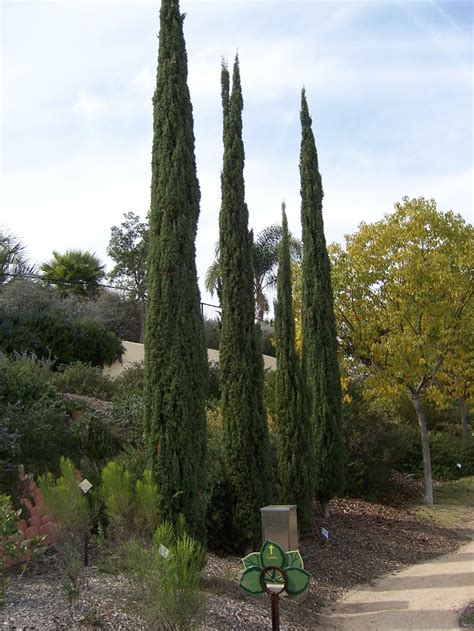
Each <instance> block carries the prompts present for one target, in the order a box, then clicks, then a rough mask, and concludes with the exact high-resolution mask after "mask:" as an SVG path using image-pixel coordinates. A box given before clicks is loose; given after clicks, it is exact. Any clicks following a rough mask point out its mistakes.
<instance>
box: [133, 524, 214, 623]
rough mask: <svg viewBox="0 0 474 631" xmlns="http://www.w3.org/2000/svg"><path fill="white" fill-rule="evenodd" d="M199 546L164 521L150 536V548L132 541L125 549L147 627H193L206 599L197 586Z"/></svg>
mask: <svg viewBox="0 0 474 631" xmlns="http://www.w3.org/2000/svg"><path fill="white" fill-rule="evenodd" d="M203 559H204V550H203V548H202V547H201V546H200V545H199V543H197V542H196V541H194V540H193V539H192V538H191V537H189V536H188V535H187V534H186V533H185V532H184V526H183V522H182V521H181V522H180V523H179V524H178V526H177V529H176V531H175V529H174V528H173V526H172V525H171V524H169V523H167V522H164V523H163V524H161V525H160V526H159V527H158V528H157V529H156V531H155V534H154V536H153V544H152V547H151V550H150V549H149V548H147V547H144V546H141V545H139V544H138V543H132V544H130V545H129V546H128V551H127V568H128V574H129V577H130V579H131V580H132V581H133V583H134V584H135V585H136V587H137V591H139V593H140V595H141V600H140V604H141V607H140V614H141V616H142V617H143V619H144V620H145V622H146V623H147V625H149V626H148V627H147V628H150V629H163V630H165V629H168V630H170V631H171V630H180V629H183V630H184V629H186V630H189V629H197V628H200V625H201V624H202V622H203V619H204V616H205V610H206V600H205V598H204V595H203V593H202V591H201V590H200V583H201V570H202V565H203Z"/></svg>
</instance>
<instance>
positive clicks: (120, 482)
mask: <svg viewBox="0 0 474 631" xmlns="http://www.w3.org/2000/svg"><path fill="white" fill-rule="evenodd" d="M101 479H102V484H101V489H100V495H101V498H102V501H103V503H104V507H105V514H106V516H107V519H108V523H109V530H108V534H109V537H110V539H111V541H112V543H117V544H119V545H121V544H122V543H123V542H124V541H125V540H126V539H128V538H130V537H137V538H143V537H145V536H146V535H151V533H152V532H153V530H154V529H155V527H156V524H157V523H158V489H157V486H156V484H155V483H154V481H153V479H152V474H151V471H150V470H149V469H146V470H145V471H144V472H143V475H142V477H141V478H140V479H137V480H136V481H135V482H134V481H133V479H132V476H131V475H130V472H129V471H127V469H126V468H125V467H124V466H123V465H122V464H120V462H117V461H111V462H109V463H108V464H107V465H106V466H105V467H104V469H103V470H102V474H101Z"/></svg>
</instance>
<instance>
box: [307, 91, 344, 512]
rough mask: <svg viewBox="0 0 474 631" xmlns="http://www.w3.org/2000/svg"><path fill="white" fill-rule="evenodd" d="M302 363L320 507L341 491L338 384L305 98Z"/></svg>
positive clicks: (318, 191) (317, 182)
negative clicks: (321, 503)
mask: <svg viewBox="0 0 474 631" xmlns="http://www.w3.org/2000/svg"><path fill="white" fill-rule="evenodd" d="M301 128H302V138H301V153H300V176H301V223H302V237H303V262H302V308H301V331H302V362H303V374H304V379H305V380H306V385H307V392H308V403H309V410H310V419H311V425H312V429H313V447H314V458H315V467H316V472H315V473H316V476H315V477H316V495H317V497H318V498H319V499H320V500H321V501H322V502H324V503H326V502H328V501H329V500H330V499H331V497H333V496H334V495H335V494H336V493H338V492H339V491H341V490H342V488H343V481H344V457H343V446H342V434H341V405H342V393H341V381H340V374H339V364H338V359H337V339H336V323H335V318H334V309H333V295H332V287H331V269H330V264H329V257H328V253H327V249H326V239H325V236H324V225H323V214H322V203H323V187H322V182H321V175H320V173H319V166H318V154H317V151H316V144H315V141H314V135H313V131H312V129H311V117H310V115H309V111H308V104H307V101H306V95H305V92H304V90H303V92H302V95H301Z"/></svg>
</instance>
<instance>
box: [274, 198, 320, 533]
mask: <svg viewBox="0 0 474 631" xmlns="http://www.w3.org/2000/svg"><path fill="white" fill-rule="evenodd" d="M282 215H283V216H282V237H281V243H280V251H279V257H278V281H277V302H276V304H275V340H276V358H277V371H276V392H275V398H276V418H275V429H276V442H277V457H278V473H279V476H280V483H281V501H282V503H284V504H297V505H298V524H299V526H300V528H301V530H302V531H308V530H309V529H310V527H311V516H312V503H313V466H312V465H313V445H312V436H311V426H310V424H309V416H308V411H307V407H306V401H305V396H304V387H303V380H302V374H301V365H300V362H299V358H298V355H297V353H296V347H295V321H294V315H293V298H292V285H291V263H290V244H289V238H288V222H287V219H286V214H285V205H284V204H283V205H282Z"/></svg>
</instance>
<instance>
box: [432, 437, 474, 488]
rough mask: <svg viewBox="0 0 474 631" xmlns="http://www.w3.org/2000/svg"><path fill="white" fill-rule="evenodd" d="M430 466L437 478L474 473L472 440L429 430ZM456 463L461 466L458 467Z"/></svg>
mask: <svg viewBox="0 0 474 631" xmlns="http://www.w3.org/2000/svg"><path fill="white" fill-rule="evenodd" d="M430 442H431V466H432V470H433V477H434V478H435V479H437V480H455V479H457V478H460V477H461V476H463V475H474V440H473V439H472V438H470V439H468V440H467V441H465V440H463V439H462V437H461V436H460V435H457V434H452V433H448V432H431V434H430ZM458 464H460V465H461V467H458Z"/></svg>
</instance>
